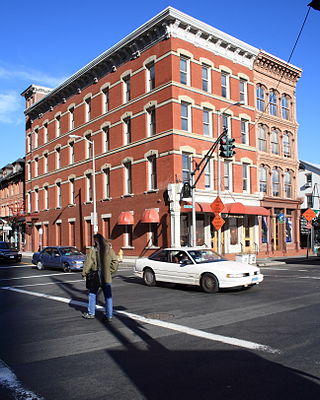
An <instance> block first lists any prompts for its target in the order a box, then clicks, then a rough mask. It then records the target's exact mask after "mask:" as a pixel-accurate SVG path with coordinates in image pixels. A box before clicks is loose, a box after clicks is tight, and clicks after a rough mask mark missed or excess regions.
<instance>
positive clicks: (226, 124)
mask: <svg viewBox="0 0 320 400" xmlns="http://www.w3.org/2000/svg"><path fill="white" fill-rule="evenodd" d="M222 129H223V130H227V132H226V134H227V136H228V137H231V123H230V115H228V114H222ZM219 134H220V133H219Z"/></svg>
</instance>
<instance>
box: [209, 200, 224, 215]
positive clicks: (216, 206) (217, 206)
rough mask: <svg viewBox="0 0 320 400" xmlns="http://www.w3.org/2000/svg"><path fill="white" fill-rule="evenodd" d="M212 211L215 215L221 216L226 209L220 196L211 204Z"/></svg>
mask: <svg viewBox="0 0 320 400" xmlns="http://www.w3.org/2000/svg"><path fill="white" fill-rule="evenodd" d="M210 207H211V210H212V212H213V213H214V214H219V213H221V211H222V210H223V209H224V204H223V203H222V200H221V199H220V197H219V196H217V198H216V199H215V200H213V202H212V203H211V204H210Z"/></svg>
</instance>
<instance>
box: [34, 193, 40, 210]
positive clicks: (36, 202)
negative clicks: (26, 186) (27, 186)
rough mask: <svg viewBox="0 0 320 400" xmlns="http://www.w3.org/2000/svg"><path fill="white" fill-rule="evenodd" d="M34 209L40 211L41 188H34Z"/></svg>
mask: <svg viewBox="0 0 320 400" xmlns="http://www.w3.org/2000/svg"><path fill="white" fill-rule="evenodd" d="M34 211H39V189H35V190H34Z"/></svg>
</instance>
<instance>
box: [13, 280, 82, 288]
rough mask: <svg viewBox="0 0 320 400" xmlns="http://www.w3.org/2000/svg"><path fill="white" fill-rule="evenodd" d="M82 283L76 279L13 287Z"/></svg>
mask: <svg viewBox="0 0 320 400" xmlns="http://www.w3.org/2000/svg"><path fill="white" fill-rule="evenodd" d="M76 282H84V280H83V279H76V280H73V281H63V282H46V283H33V284H31V285H15V287H17V288H22V287H34V286H49V285H66V284H68V283H76Z"/></svg>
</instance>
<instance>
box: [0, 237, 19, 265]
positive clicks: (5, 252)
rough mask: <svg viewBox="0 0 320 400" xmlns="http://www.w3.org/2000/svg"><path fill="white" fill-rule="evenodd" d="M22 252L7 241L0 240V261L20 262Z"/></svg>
mask: <svg viewBox="0 0 320 400" xmlns="http://www.w3.org/2000/svg"><path fill="white" fill-rule="evenodd" d="M21 258H22V254H21V253H19V251H18V250H17V249H15V248H14V247H12V246H11V244H10V243H9V242H0V261H9V262H20V261H21Z"/></svg>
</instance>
